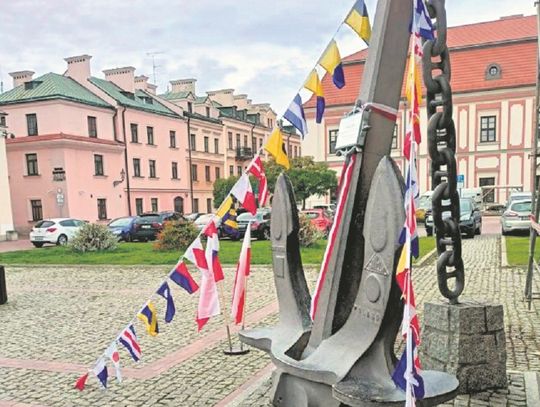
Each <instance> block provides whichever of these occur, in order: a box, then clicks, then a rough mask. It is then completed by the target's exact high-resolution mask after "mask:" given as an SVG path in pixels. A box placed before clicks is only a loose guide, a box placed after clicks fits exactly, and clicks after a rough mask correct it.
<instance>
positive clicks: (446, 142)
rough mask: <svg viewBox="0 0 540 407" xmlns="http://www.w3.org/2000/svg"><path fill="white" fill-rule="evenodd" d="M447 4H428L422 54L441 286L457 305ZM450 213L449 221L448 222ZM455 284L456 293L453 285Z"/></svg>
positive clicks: (461, 277) (461, 275)
mask: <svg viewBox="0 0 540 407" xmlns="http://www.w3.org/2000/svg"><path fill="white" fill-rule="evenodd" d="M444 2H445V0H428V2H427V6H428V10H429V13H430V16H431V17H432V18H434V19H435V20H436V25H435V27H436V37H435V40H428V41H426V42H425V43H424V48H423V54H424V55H423V57H422V65H423V77H424V84H425V85H426V88H427V97H426V99H427V102H426V104H427V114H428V118H429V121H428V131H427V136H428V150H429V156H430V158H431V184H432V189H433V196H432V201H433V224H434V229H435V231H436V239H437V252H438V253H439V259H438V260H437V280H438V283H439V290H440V292H441V294H442V295H444V296H445V297H446V298H448V299H449V300H450V302H451V303H453V304H456V303H457V302H458V297H459V296H460V295H461V293H462V292H463V288H464V286H465V270H464V266H463V259H462V257H461V232H460V230H459V218H460V212H459V193H458V191H457V168H456V128H455V125H454V119H453V118H452V110H453V104H452V88H451V87H450V77H451V69H450V56H449V53H448V47H447V45H446V34H447V25H446V9H445V7H444ZM445 212H449V213H450V217H443V213H445ZM451 279H455V282H454V287H453V288H450V286H449V281H450V280H451Z"/></svg>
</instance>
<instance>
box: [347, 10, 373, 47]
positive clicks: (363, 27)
mask: <svg viewBox="0 0 540 407" xmlns="http://www.w3.org/2000/svg"><path fill="white" fill-rule="evenodd" d="M345 24H347V25H348V26H349V27H351V28H352V29H353V30H354V32H356V33H357V34H358V36H359V37H360V38H362V39H363V40H364V42H365V43H366V44H367V45H369V40H370V39H371V24H370V22H369V16H368V11H367V7H366V4H365V3H364V0H357V1H356V3H354V6H353V7H352V9H351V11H350V12H349V15H348V16H347V18H346V19H345Z"/></svg>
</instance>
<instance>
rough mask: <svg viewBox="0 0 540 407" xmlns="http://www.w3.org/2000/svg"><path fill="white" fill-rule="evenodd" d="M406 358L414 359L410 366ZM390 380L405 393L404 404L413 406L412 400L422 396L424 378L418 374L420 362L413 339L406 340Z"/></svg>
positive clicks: (423, 393)
mask: <svg viewBox="0 0 540 407" xmlns="http://www.w3.org/2000/svg"><path fill="white" fill-rule="evenodd" d="M408 359H409V360H414V363H412V364H410V367H409V366H408V365H409V362H408ZM392 380H393V381H394V383H395V384H396V386H398V387H399V388H400V389H401V390H403V391H404V392H405V393H406V400H405V405H406V406H414V405H415V403H414V400H422V399H423V398H424V395H425V388H424V379H422V376H421V375H420V362H419V359H418V351H417V348H416V344H415V343H414V341H407V344H406V345H405V350H404V351H403V354H402V355H401V358H400V359H399V361H398V363H397V365H396V367H395V370H394V373H393V374H392ZM413 398H414V400H413Z"/></svg>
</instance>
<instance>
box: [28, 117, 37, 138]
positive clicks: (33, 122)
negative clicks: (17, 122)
mask: <svg viewBox="0 0 540 407" xmlns="http://www.w3.org/2000/svg"><path fill="white" fill-rule="evenodd" d="M26 127H27V128H28V135H29V136H37V135H38V128H37V116H36V114H35V113H31V114H27V115H26Z"/></svg>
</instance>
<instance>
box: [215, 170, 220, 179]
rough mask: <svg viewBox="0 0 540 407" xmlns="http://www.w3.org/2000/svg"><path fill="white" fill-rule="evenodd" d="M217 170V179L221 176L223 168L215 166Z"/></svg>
mask: <svg viewBox="0 0 540 407" xmlns="http://www.w3.org/2000/svg"><path fill="white" fill-rule="evenodd" d="M215 170H216V180H218V179H220V178H221V169H220V168H219V167H216V168H215Z"/></svg>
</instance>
